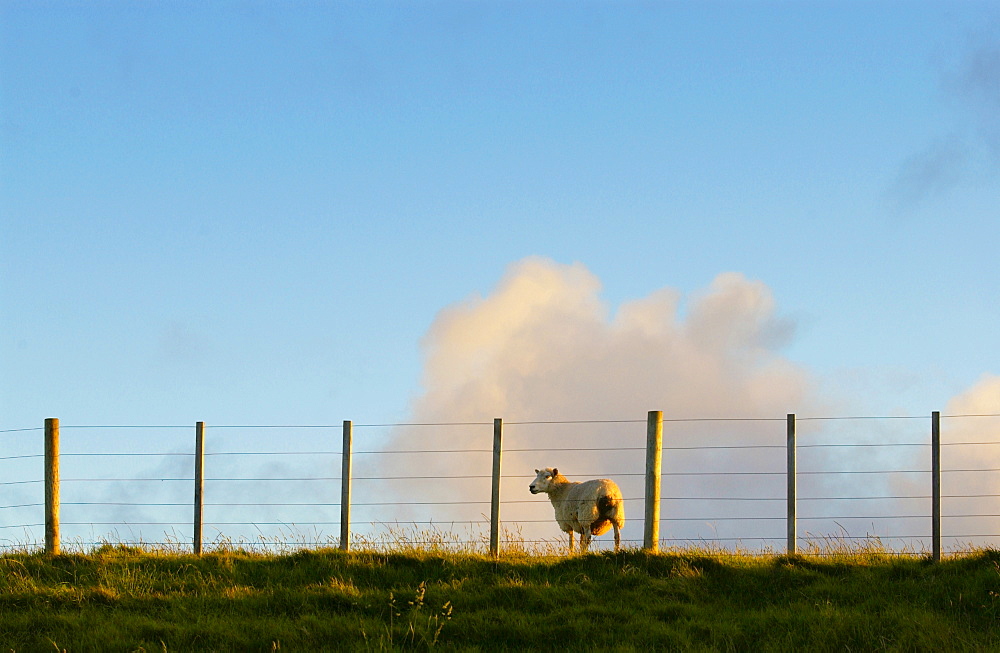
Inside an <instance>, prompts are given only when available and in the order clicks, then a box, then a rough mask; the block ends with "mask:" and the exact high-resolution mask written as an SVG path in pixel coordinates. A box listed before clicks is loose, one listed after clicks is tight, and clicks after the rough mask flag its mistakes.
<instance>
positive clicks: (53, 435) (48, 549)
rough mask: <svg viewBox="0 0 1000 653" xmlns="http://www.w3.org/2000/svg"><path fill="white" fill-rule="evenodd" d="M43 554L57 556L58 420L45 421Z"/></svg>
mask: <svg viewBox="0 0 1000 653" xmlns="http://www.w3.org/2000/svg"><path fill="white" fill-rule="evenodd" d="M45 553H46V554H48V555H53V556H55V555H59V420H58V419H57V418H55V417H49V418H46V420H45Z"/></svg>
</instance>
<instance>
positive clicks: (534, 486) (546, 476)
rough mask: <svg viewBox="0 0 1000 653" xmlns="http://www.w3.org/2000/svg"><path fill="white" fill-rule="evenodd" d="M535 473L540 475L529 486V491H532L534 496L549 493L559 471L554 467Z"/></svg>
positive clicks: (538, 470) (537, 470)
mask: <svg viewBox="0 0 1000 653" xmlns="http://www.w3.org/2000/svg"><path fill="white" fill-rule="evenodd" d="M535 473H536V474H538V476H536V477H535V480H534V481H532V482H531V485H529V486H528V489H529V490H531V493H532V494H538V493H539V492H548V491H549V490H551V489H552V486H553V485H554V481H555V478H556V476H558V475H559V470H558V469H556V468H554V467H546V468H545V469H536V470H535Z"/></svg>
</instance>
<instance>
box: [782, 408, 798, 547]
mask: <svg viewBox="0 0 1000 653" xmlns="http://www.w3.org/2000/svg"><path fill="white" fill-rule="evenodd" d="M786 432H787V435H788V445H787V446H788V452H787V453H788V463H787V471H786V474H787V476H788V493H787V501H788V516H787V518H786V522H785V525H786V528H787V536H788V539H787V544H786V546H785V549H786V551H787V553H788V554H789V555H792V554H794V553H795V552H796V551H797V539H798V538H797V535H798V533H797V524H796V521H797V518H796V505H795V504H796V495H797V483H798V479H797V477H796V473H797V472H796V459H795V457H796V453H795V413H789V414H788V416H787V419H786Z"/></svg>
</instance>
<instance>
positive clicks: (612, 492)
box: [528, 467, 625, 553]
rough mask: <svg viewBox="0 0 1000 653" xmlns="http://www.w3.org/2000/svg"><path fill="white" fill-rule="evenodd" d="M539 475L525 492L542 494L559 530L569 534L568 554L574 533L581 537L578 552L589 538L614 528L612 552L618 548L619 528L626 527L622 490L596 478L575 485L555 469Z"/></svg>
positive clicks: (538, 470) (584, 548)
mask: <svg viewBox="0 0 1000 653" xmlns="http://www.w3.org/2000/svg"><path fill="white" fill-rule="evenodd" d="M535 473H536V474H538V476H536V477H535V480H534V481H532V483H531V485H530V486H528V489H529V490H531V493H532V494H538V493H540V492H545V493H546V494H548V495H549V501H551V502H552V507H553V508H555V511H556V522H558V523H559V528H561V529H562V530H563V531H564V532H566V533H569V551H570V553H572V552H573V533H579V534H580V550H581V551H582V552H584V553H586V552H587V548H588V547H589V546H590V537H591V536H592V535H603V534H604V533H607V532H608V529H609V528H611V527H614V529H615V551H618V550H619V548H621V529H622V527H623V526H624V525H625V505H624V503H622V491H621V490H620V489H618V485H616V484H615V482H614V481H612V480H610V479H606V478H596V479H593V480H591V481H584V482H583V483H574V482H572V481H570V480H569V479H568V478H566V477H565V476H563V475H562V474H560V473H559V470H558V469H555V468H553V467H546V468H545V469H536V470H535Z"/></svg>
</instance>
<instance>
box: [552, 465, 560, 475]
mask: <svg viewBox="0 0 1000 653" xmlns="http://www.w3.org/2000/svg"><path fill="white" fill-rule="evenodd" d="M552 475H553V476H559V470H558V469H556V468H555V467H553V468H552Z"/></svg>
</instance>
